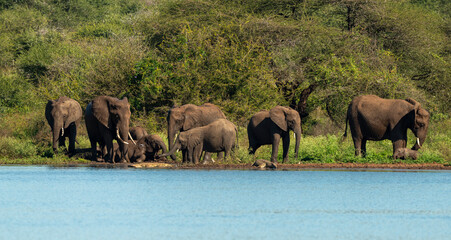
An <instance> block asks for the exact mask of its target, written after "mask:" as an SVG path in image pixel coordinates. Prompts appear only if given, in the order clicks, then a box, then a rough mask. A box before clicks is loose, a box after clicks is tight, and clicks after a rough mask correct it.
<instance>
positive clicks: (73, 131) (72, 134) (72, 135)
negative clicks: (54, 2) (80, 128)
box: [69, 124, 77, 155]
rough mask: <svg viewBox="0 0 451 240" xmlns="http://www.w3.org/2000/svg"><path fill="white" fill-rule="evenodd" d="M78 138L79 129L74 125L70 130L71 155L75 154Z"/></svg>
mask: <svg viewBox="0 0 451 240" xmlns="http://www.w3.org/2000/svg"><path fill="white" fill-rule="evenodd" d="M76 136H77V127H76V126H75V124H72V125H71V126H70V129H69V154H70V155H73V154H75V140H76Z"/></svg>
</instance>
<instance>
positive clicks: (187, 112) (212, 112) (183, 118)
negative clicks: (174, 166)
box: [167, 103, 226, 160]
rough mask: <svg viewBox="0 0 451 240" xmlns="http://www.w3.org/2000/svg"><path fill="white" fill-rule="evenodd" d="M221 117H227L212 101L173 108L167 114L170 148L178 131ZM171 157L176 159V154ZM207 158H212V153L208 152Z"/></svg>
mask: <svg viewBox="0 0 451 240" xmlns="http://www.w3.org/2000/svg"><path fill="white" fill-rule="evenodd" d="M219 118H223V119H225V118H226V117H225V115H224V113H223V112H222V111H221V109H219V107H217V106H216V105H214V104H211V103H204V104H202V105H201V106H196V105H194V104H185V105H182V106H180V107H173V108H171V109H170V110H169V111H168V116H167V121H168V143H169V144H168V146H169V150H171V149H172V148H173V145H174V144H173V143H174V139H175V135H176V133H177V132H179V131H180V132H183V131H187V130H190V129H192V128H196V127H202V126H205V125H208V124H210V123H212V122H213V121H215V120H216V119H219ZM171 158H172V160H175V155H171ZM205 158H210V154H209V153H208V154H207V153H206V154H205ZM219 158H221V156H219Z"/></svg>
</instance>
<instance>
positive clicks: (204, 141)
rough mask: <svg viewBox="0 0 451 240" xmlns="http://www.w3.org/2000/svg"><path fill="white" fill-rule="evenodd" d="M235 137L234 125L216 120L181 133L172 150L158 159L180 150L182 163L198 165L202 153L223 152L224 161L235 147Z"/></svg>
mask: <svg viewBox="0 0 451 240" xmlns="http://www.w3.org/2000/svg"><path fill="white" fill-rule="evenodd" d="M236 135H237V127H236V126H235V124H233V123H232V122H230V121H229V120H227V119H217V120H216V121H214V122H212V123H210V124H208V125H206V126H203V127H197V128H192V129H190V130H187V131H184V132H181V133H180V134H179V135H178V137H177V139H176V140H175V143H174V146H173V147H172V149H171V150H170V151H169V152H167V153H165V154H162V155H159V157H166V156H170V155H172V154H174V153H175V151H176V150H179V149H181V150H182V154H183V160H182V162H190V163H194V164H198V163H199V159H200V156H201V153H202V151H205V152H222V151H224V159H226V158H227V156H228V155H229V154H230V152H231V150H232V148H233V147H234V146H235V140H236Z"/></svg>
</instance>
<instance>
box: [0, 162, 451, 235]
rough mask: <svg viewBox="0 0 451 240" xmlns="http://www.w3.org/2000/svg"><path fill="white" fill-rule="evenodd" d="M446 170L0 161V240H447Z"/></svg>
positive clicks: (450, 222) (450, 183)
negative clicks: (153, 166) (74, 165)
mask: <svg viewBox="0 0 451 240" xmlns="http://www.w3.org/2000/svg"><path fill="white" fill-rule="evenodd" d="M450 238H451V171H416V172H415V171H395V172H393V171H230V170H229V171H218V170H211V171H206V170H129V169H97V168H52V167H45V166H43V167H36V166H31V167H21V166H2V167H0V239H450Z"/></svg>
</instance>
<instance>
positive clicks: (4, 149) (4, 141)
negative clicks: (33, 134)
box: [0, 137, 37, 158]
mask: <svg viewBox="0 0 451 240" xmlns="http://www.w3.org/2000/svg"><path fill="white" fill-rule="evenodd" d="M36 154H37V151H36V146H35V145H34V144H33V142H32V141H30V140H23V139H18V138H14V137H0V156H2V157H8V158H25V157H32V156H35V155H36Z"/></svg>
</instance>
